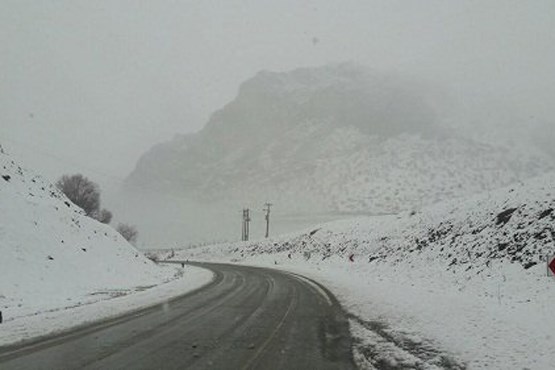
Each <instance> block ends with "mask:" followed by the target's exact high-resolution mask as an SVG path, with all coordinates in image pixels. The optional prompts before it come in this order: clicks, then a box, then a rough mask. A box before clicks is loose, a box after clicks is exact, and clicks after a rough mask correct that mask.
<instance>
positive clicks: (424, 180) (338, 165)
mask: <svg viewBox="0 0 555 370" xmlns="http://www.w3.org/2000/svg"><path fill="white" fill-rule="evenodd" d="M424 90H425V89H424V88H421V87H420V86H419V85H418V84H415V83H413V82H412V81H410V80H408V79H405V78H401V77H399V76H393V75H388V74H384V73H378V72H375V71H371V70H368V69H365V68H363V67H360V66H357V65H353V64H339V65H331V66H324V67H319V68H301V69H297V70H293V71H290V72H284V73H273V72H260V73H259V74H257V75H256V76H255V77H253V78H252V79H250V80H248V81H246V82H245V83H243V84H242V85H241V87H240V89H239V93H238V95H237V97H236V98H235V99H234V100H233V101H232V102H230V103H229V104H227V105H226V106H225V107H223V108H222V109H221V110H218V111H217V112H215V113H214V114H213V116H212V117H211V119H210V120H209V122H208V123H207V124H206V126H205V127H204V129H203V130H201V131H200V132H198V133H196V134H193V135H186V136H180V137H177V138H175V139H174V140H173V141H171V142H168V143H164V144H160V145H158V146H156V147H154V148H153V149H152V150H150V151H149V152H148V153H146V154H145V155H144V156H143V157H142V158H141V159H140V161H139V162H138V164H137V167H136V169H135V171H134V172H133V173H132V174H131V175H130V176H129V178H128V179H127V182H126V185H127V187H126V188H127V190H128V191H129V192H130V191H131V190H136V191H139V192H140V193H141V196H142V193H144V192H154V193H155V192H164V193H170V194H173V195H175V196H176V197H190V198H192V199H196V200H200V199H205V200H210V201H215V202H219V203H220V204H222V205H225V204H228V203H233V207H235V208H237V207H240V206H243V205H245V204H263V203H264V202H265V201H268V200H271V201H272V202H274V203H276V204H279V207H280V208H281V209H282V210H287V211H288V212H290V213H291V214H296V213H309V212H334V213H338V212H350V213H353V212H356V213H371V214H383V213H396V212H398V211H400V210H411V209H413V208H419V207H420V206H422V205H429V204H433V203H435V202H438V201H443V200H448V199H452V198H453V197H462V196H468V195H471V194H475V193H477V192H481V191H485V190H490V189H496V188H499V187H502V186H505V185H508V184H511V183H514V182H517V181H519V180H521V179H527V178H530V177H532V176H536V175H538V174H541V173H544V172H545V171H547V170H548V169H553V165H552V161H550V160H548V159H547V157H546V156H545V155H544V154H542V153H540V152H536V151H534V150H532V149H529V150H524V151H522V150H518V151H517V150H515V149H514V148H505V147H498V146H494V145H491V144H487V143H478V142H476V141H473V140H469V139H465V138H462V137H460V136H457V135H455V134H453V133H452V132H450V131H449V130H447V129H445V128H444V125H442V122H439V121H438V118H437V117H436V115H435V112H434V110H433V108H432V106H433V104H431V102H428V101H427V99H428V98H427V95H426V93H425V91H424ZM146 216H148V215H146Z"/></svg>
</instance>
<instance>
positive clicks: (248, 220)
mask: <svg viewBox="0 0 555 370" xmlns="http://www.w3.org/2000/svg"><path fill="white" fill-rule="evenodd" d="M245 212H246V213H245V215H246V216H245V217H246V218H245V224H246V225H247V228H246V229H247V232H246V234H245V241H246V240H249V222H251V217H250V215H249V209H248V208H247V209H246V210H245Z"/></svg>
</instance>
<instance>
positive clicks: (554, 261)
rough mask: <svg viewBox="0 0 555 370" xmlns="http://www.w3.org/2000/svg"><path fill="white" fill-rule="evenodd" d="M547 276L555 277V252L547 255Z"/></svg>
mask: <svg viewBox="0 0 555 370" xmlns="http://www.w3.org/2000/svg"><path fill="white" fill-rule="evenodd" d="M546 265H547V276H551V277H555V254H552V255H551V256H547V264H546Z"/></svg>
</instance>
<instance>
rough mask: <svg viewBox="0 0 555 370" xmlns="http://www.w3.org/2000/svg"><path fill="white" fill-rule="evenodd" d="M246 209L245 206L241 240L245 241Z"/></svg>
mask: <svg viewBox="0 0 555 370" xmlns="http://www.w3.org/2000/svg"><path fill="white" fill-rule="evenodd" d="M245 231H246V229H245V209H244V208H243V219H242V224H241V241H245Z"/></svg>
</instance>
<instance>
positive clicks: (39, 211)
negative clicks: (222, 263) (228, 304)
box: [0, 147, 212, 345]
mask: <svg viewBox="0 0 555 370" xmlns="http://www.w3.org/2000/svg"><path fill="white" fill-rule="evenodd" d="M0 256H1V258H0V311H1V312H2V316H3V323H2V324H0V345H4V344H8V343H11V342H15V341H19V340H22V339H28V338H30V337H32V336H37V335H44V334H47V333H51V332H55V331H60V330H63V329H67V328H69V327H71V326H72V325H77V324H79V323H81V322H88V321H91V320H94V319H101V318H107V317H111V316H114V315H116V314H118V313H122V312H124V311H125V310H126V309H136V308H138V307H140V306H141V305H143V306H144V305H147V306H148V305H153V304H156V303H159V302H160V301H163V300H167V299H169V298H171V297H173V296H175V295H180V294H183V293H185V292H187V291H189V290H192V289H195V288H197V287H199V286H200V285H202V284H205V283H206V282H208V281H210V280H211V279H212V274H211V273H210V272H208V271H204V270H200V269H196V268H192V267H191V268H187V269H185V270H181V269H176V268H171V267H164V268H162V267H159V266H157V265H156V264H154V263H153V262H152V261H150V260H149V259H147V258H146V257H145V256H144V255H143V254H142V253H141V252H139V251H138V250H136V249H135V248H134V247H133V246H131V245H130V244H129V243H127V242H126V241H125V240H124V239H123V238H122V237H121V235H119V233H118V232H116V231H115V230H114V229H112V228H111V227H110V226H108V225H104V224H101V223H99V222H97V221H95V220H93V219H91V218H89V217H86V216H85V215H84V213H83V211H82V210H81V209H80V208H78V207H77V206H75V205H74V204H73V203H71V202H70V201H69V200H68V199H67V198H66V197H65V195H63V194H62V193H61V192H59V191H58V190H57V189H56V187H55V186H53V185H52V184H50V183H48V182H47V181H45V180H44V179H43V178H42V177H40V176H38V175H36V174H34V173H33V172H31V171H28V170H26V169H24V168H22V167H21V166H20V165H19V164H18V163H17V162H16V161H15V160H13V159H12V158H11V157H10V156H9V155H8V154H6V153H4V152H3V150H2V149H1V147H0ZM131 293H134V294H131ZM116 297H120V298H118V299H113V298H116ZM92 303H95V304H92ZM83 305H88V306H90V307H81V306H83Z"/></svg>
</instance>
